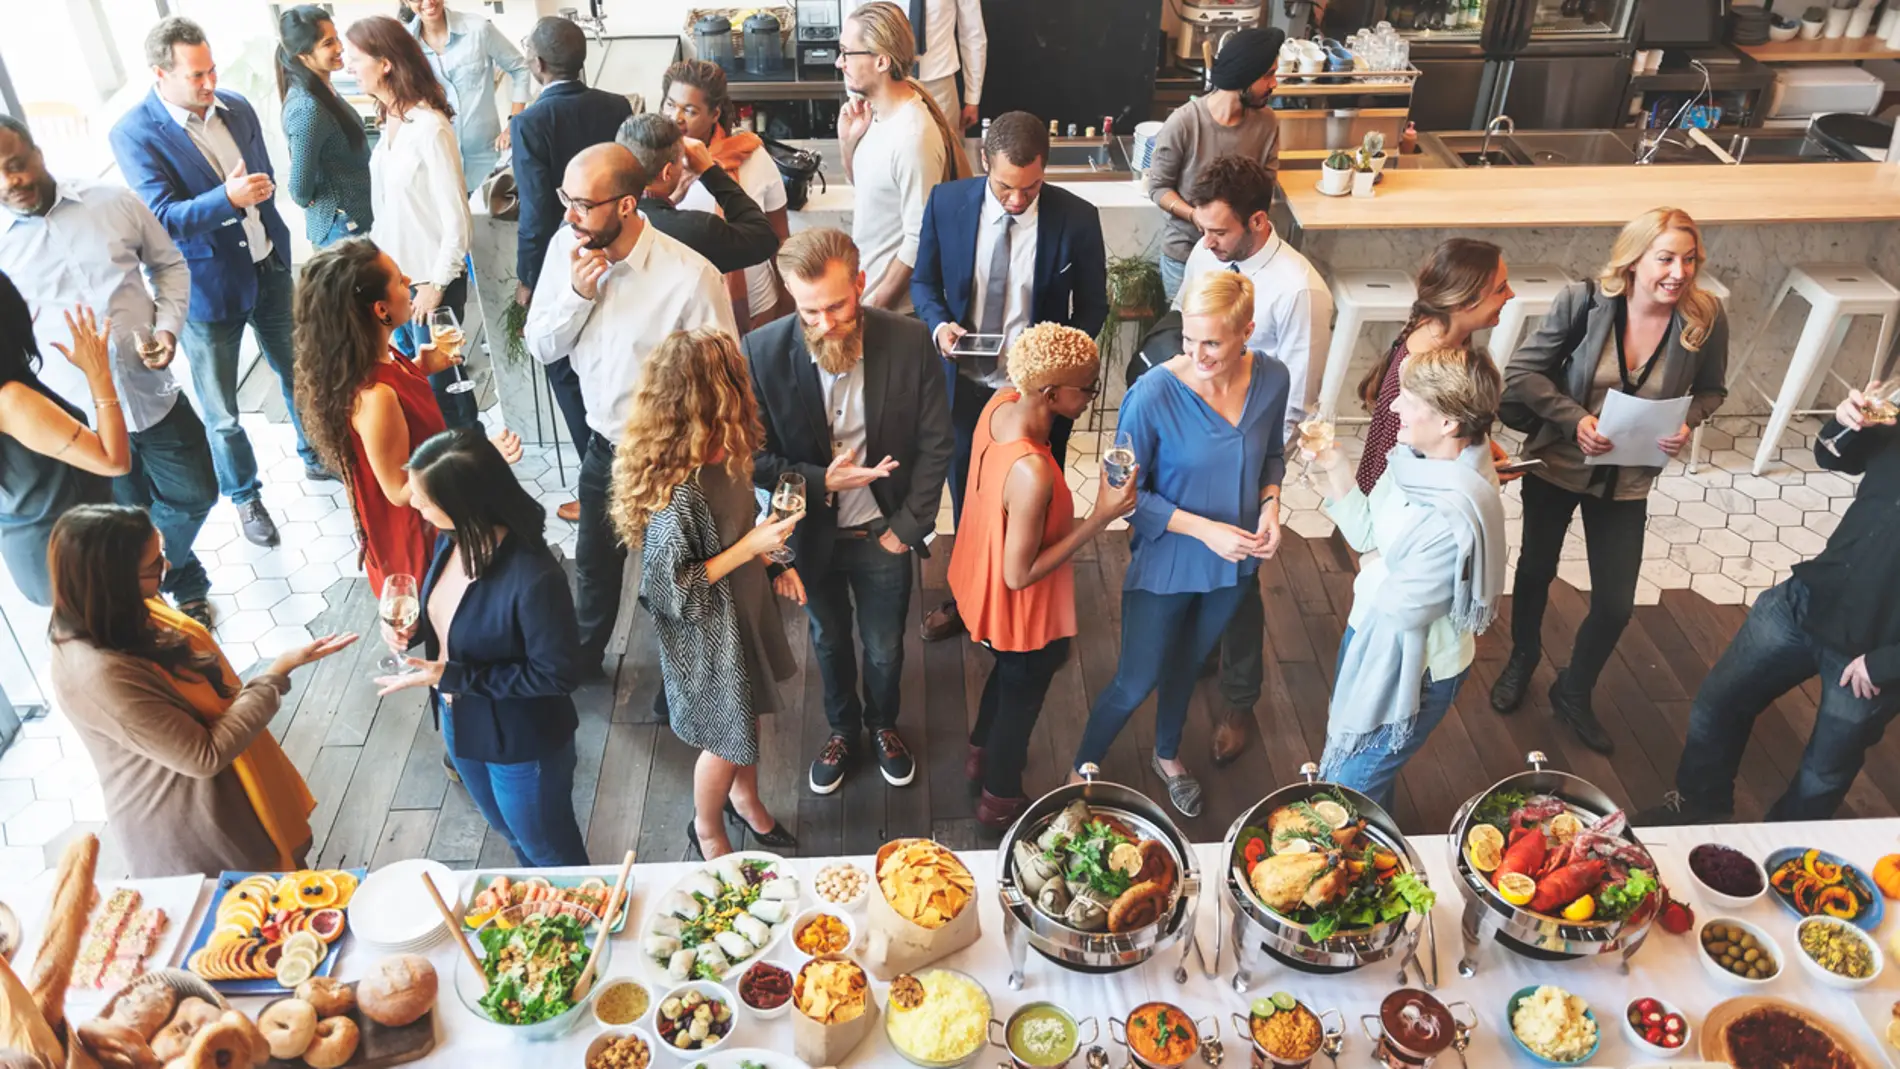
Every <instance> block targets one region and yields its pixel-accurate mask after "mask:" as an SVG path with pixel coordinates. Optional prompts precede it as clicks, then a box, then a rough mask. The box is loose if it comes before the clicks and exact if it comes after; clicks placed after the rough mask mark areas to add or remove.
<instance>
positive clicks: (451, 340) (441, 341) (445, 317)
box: [429, 307, 475, 393]
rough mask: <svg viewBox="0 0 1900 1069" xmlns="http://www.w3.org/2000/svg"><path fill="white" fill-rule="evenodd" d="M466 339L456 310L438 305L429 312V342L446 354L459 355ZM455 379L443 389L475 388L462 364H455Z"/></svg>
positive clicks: (451, 391) (459, 391)
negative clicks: (463, 370) (456, 316)
mask: <svg viewBox="0 0 1900 1069" xmlns="http://www.w3.org/2000/svg"><path fill="white" fill-rule="evenodd" d="M465 340H466V339H465V338H464V337H463V336H462V324H460V323H458V322H456V319H455V310H454V309H452V308H441V307H438V308H436V309H435V310H434V311H432V312H430V313H429V344H431V345H433V346H435V348H436V350H437V351H438V352H440V353H442V354H443V355H444V356H457V355H459V354H460V353H461V352H462V345H463V343H464V341H465ZM452 370H453V371H454V372H455V381H454V382H451V383H449V384H448V385H447V386H445V387H443V389H445V390H447V391H448V392H450V393H467V392H468V391H470V390H472V389H474V388H475V381H474V380H473V379H471V378H469V377H468V376H467V375H464V374H462V365H461V364H455V365H453V368H452Z"/></svg>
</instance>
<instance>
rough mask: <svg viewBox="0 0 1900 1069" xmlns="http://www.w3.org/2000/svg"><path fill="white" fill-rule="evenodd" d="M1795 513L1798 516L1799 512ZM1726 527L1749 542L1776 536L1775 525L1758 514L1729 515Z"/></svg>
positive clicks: (1763, 540) (1767, 539)
mask: <svg viewBox="0 0 1900 1069" xmlns="http://www.w3.org/2000/svg"><path fill="white" fill-rule="evenodd" d="M1762 504H1764V505H1779V504H1781V502H1779V501H1764V502H1762ZM1795 515H1796V516H1799V515H1800V513H1798V512H1797V513H1795ZM1728 529H1729V530H1731V531H1734V532H1735V533H1736V534H1738V535H1741V536H1742V537H1743V538H1746V539H1748V540H1749V541H1750V542H1773V541H1774V540H1775V536H1776V531H1775V525H1774V524H1772V523H1769V522H1768V521H1767V520H1765V519H1763V518H1762V517H1760V516H1730V517H1729V518H1728Z"/></svg>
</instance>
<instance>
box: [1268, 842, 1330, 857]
mask: <svg viewBox="0 0 1900 1069" xmlns="http://www.w3.org/2000/svg"><path fill="white" fill-rule="evenodd" d="M1317 849H1319V848H1318V847H1316V846H1314V845H1313V840H1311V839H1288V840H1287V841H1286V842H1283V843H1281V844H1280V845H1279V846H1277V847H1274V850H1273V852H1274V853H1276V854H1310V853H1312V852H1313V851H1315V850H1317Z"/></svg>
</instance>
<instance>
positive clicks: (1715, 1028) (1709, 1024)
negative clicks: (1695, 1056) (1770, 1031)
mask: <svg viewBox="0 0 1900 1069" xmlns="http://www.w3.org/2000/svg"><path fill="white" fill-rule="evenodd" d="M1764 1007H1768V1008H1773V1009H1777V1010H1780V1011H1782V1012H1783V1013H1787V1014H1790V1015H1792V1016H1795V1017H1799V1018H1800V1019H1801V1020H1803V1021H1805V1022H1807V1023H1808V1024H1809V1025H1810V1026H1812V1027H1813V1028H1815V1029H1818V1030H1819V1031H1820V1032H1822V1033H1823V1034H1825V1035H1826V1036H1827V1037H1828V1038H1829V1039H1832V1040H1833V1041H1834V1042H1835V1044H1836V1045H1837V1046H1839V1047H1840V1048H1841V1049H1842V1050H1844V1051H1846V1052H1847V1054H1848V1056H1849V1057H1851V1058H1853V1059H1854V1060H1855V1061H1856V1062H1857V1063H1858V1065H1859V1067H1860V1069H1877V1067H1878V1066H1880V1065H1881V1064H1882V1063H1880V1062H1877V1061H1874V1060H1873V1059H1871V1058H1869V1057H1867V1054H1866V1052H1865V1051H1863V1050H1861V1048H1860V1044H1858V1043H1855V1042H1854V1041H1853V1040H1852V1039H1850V1038H1848V1036H1847V1034H1846V1033H1845V1032H1844V1031H1842V1030H1841V1029H1840V1028H1837V1027H1835V1026H1834V1025H1833V1024H1832V1023H1830V1022H1828V1021H1826V1020H1824V1019H1823V1018H1820V1017H1817V1016H1815V1015H1814V1014H1812V1013H1809V1012H1808V1011H1807V1010H1805V1009H1803V1008H1801V1007H1800V1006H1797V1005H1795V1004H1794V1003H1792V1002H1788V1001H1786V1000H1784V999H1778V998H1767V997H1764V996H1754V995H1749V996H1744V997H1742V998H1732V999H1729V1000H1728V1001H1726V1002H1721V1003H1718V1004H1717V1005H1716V1007H1715V1008H1714V1009H1712V1010H1710V1011H1709V1014H1708V1016H1707V1017H1704V1018H1703V1019H1702V1027H1701V1031H1700V1037H1699V1040H1698V1047H1699V1049H1700V1055H1701V1057H1702V1058H1703V1059H1704V1060H1706V1061H1712V1062H1727V1061H1729V1053H1728V1029H1729V1026H1730V1025H1732V1024H1734V1023H1735V1021H1736V1019H1737V1018H1739V1017H1741V1016H1742V1015H1743V1014H1745V1013H1748V1012H1750V1011H1751V1010H1757V1009H1762V1008H1764Z"/></svg>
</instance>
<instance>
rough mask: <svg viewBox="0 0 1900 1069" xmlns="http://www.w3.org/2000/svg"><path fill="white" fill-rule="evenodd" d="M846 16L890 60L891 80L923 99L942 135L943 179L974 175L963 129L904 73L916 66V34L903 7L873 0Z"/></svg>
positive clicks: (872, 45) (873, 46) (871, 48)
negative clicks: (954, 124) (899, 81)
mask: <svg viewBox="0 0 1900 1069" xmlns="http://www.w3.org/2000/svg"><path fill="white" fill-rule="evenodd" d="M847 18H849V19H851V20H852V21H853V22H856V23H857V24H858V28H859V29H861V30H863V31H864V38H865V43H866V45H867V46H868V47H869V49H870V50H871V51H872V52H876V53H877V54H878V55H880V56H883V57H884V58H885V59H887V60H889V61H890V64H891V78H892V80H899V79H901V80H902V81H903V83H904V84H905V85H908V86H910V88H911V90H912V91H913V92H915V93H916V94H917V96H918V97H919V98H920V99H921V100H922V101H923V104H924V107H925V108H927V109H929V111H930V119H931V121H932V122H934V123H936V124H937V133H938V135H939V136H941V137H942V138H943V159H944V175H943V179H942V180H943V181H946V182H948V181H950V180H952V179H957V178H968V177H970V176H971V175H973V174H975V173H976V169H975V168H974V167H972V166H971V165H970V154H969V153H968V152H966V151H964V148H963V134H962V131H960V130H958V129H957V128H956V127H954V126H952V125H950V120H949V118H947V117H946V116H945V115H944V113H943V109H942V108H939V107H938V106H937V100H936V98H935V97H933V96H931V95H930V93H929V92H928V91H927V90H925V89H924V87H923V83H921V82H919V81H918V80H917V79H916V78H914V77H911V76H910V75H909V74H908V73H906V72H908V71H910V70H911V69H912V68H913V67H915V66H916V65H917V37H916V33H915V31H914V30H912V29H911V25H910V18H909V16H907V15H905V14H904V9H903V8H900V7H898V6H897V5H896V4H893V3H891V2H890V0H876V2H875V3H869V4H865V5H864V6H862V7H860V8H858V9H857V10H856V11H853V12H852V13H851V14H850V15H849V16H847Z"/></svg>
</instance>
